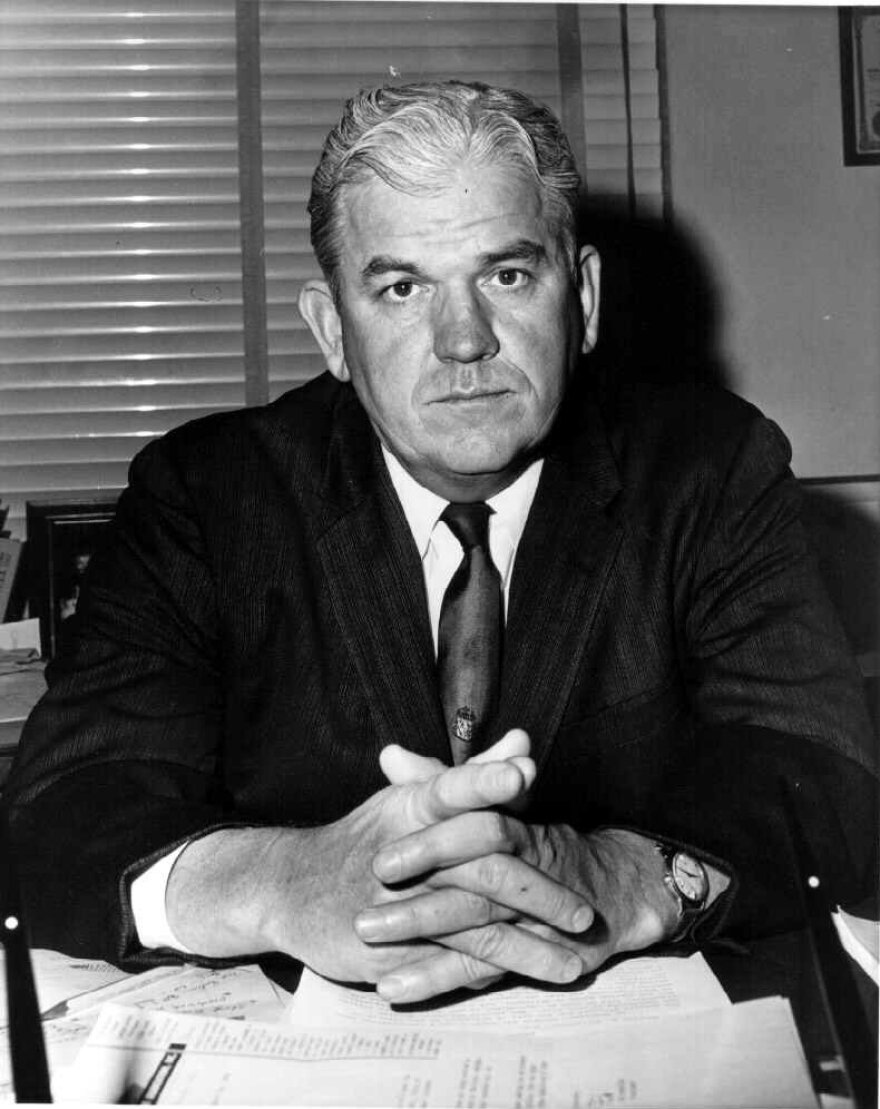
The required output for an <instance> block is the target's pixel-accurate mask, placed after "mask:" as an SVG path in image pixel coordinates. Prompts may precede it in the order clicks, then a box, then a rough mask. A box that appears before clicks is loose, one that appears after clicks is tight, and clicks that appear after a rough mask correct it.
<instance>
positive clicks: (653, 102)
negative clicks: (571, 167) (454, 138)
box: [260, 0, 662, 396]
mask: <svg viewBox="0 0 880 1109" xmlns="http://www.w3.org/2000/svg"><path fill="white" fill-rule="evenodd" d="M654 22H655V21H654V11H653V8H651V7H642V6H638V7H628V8H626V10H623V9H622V8H621V6H619V5H594V4H578V5H554V4H530V3H515V4H504V3H466V4H463V3H409V2H405V0H398V2H390V3H388V2H371V3H363V2H354V3H345V2H337V3H329V4H328V3H322V2H320V0H317V2H301V0H262V9H261V32H260V36H261V71H262V98H263V101H262V102H263V111H262V125H263V148H264V161H263V171H264V188H265V235H266V265H267V302H268V306H267V316H268V327H269V375H270V381H269V388H270V394H271V395H272V396H277V395H278V394H279V393H281V392H283V391H284V390H285V389H287V388H289V387H291V386H292V385H295V384H297V383H299V382H302V381H304V380H306V379H307V378H309V377H311V376H313V375H314V374H316V373H318V372H319V371H320V370H321V369H323V363H322V360H321V357H320V354H319V353H318V349H317V347H316V345H315V344H314V342H313V340H312V338H311V335H310V334H309V333H308V331H307V329H306V327H305V325H304V324H303V323H302V322H301V321H300V319H299V316H298V313H297V311H296V307H295V301H296V295H297V291H298V289H299V287H300V285H301V284H302V282H303V281H304V280H305V279H307V278H308V277H312V276H318V270H317V267H316V264H315V262H314V259H313V258H312V253H311V248H310V246H309V235H308V217H307V214H306V201H307V199H308V191H309V183H310V178H311V174H312V171H313V169H314V167H315V164H316V162H317V159H318V155H319V153H320V149H321V144H322V142H323V139H324V136H325V135H326V133H327V131H328V130H329V128H330V127H331V126H333V124H334V123H335V122H336V121H337V120H338V118H339V114H340V109H341V105H342V103H343V101H344V100H345V99H346V98H347V97H348V96H350V95H351V94H352V93H353V92H355V91H357V90H358V89H359V88H361V87H365V86H371V85H376V84H381V83H385V82H389V81H392V82H398V81H399V82H405V81H413V80H419V79H442V78H452V77H455V78H460V79H463V80H482V81H487V82H489V83H494V84H501V85H509V86H513V87H516V88H520V89H522V90H523V91H525V92H527V93H530V94H531V95H533V96H535V97H537V98H538V99H540V100H542V101H543V102H544V103H546V104H548V105H549V106H550V107H551V108H552V109H553V110H554V111H555V112H556V113H557V115H559V116H560V117H561V119H562V121H563V123H564V125H565V126H566V129H567V130H568V132H569V135H570V137H571V138H572V141H573V145H574V148H575V152H576V154H578V155H579V161H580V162H581V169H582V171H583V172H584V177H585V182H586V187H587V189H588V191H590V192H595V193H602V194H612V195H616V196H620V195H628V194H629V192H632V195H633V199H634V201H636V202H637V204H638V206H639V207H640V208H645V207H652V208H656V207H657V206H658V205H659V200H660V196H661V188H662V186H661V174H660V127H659V111H658V94H657V59H656V44H655V37H654Z"/></svg>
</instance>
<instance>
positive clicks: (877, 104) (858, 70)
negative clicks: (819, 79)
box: [840, 8, 880, 166]
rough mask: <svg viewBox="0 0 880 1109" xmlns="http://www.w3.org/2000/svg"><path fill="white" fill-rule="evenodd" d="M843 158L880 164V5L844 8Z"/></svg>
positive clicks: (852, 163) (849, 161)
mask: <svg viewBox="0 0 880 1109" xmlns="http://www.w3.org/2000/svg"><path fill="white" fill-rule="evenodd" d="M840 88H841V95H842V98H843V161H844V164H845V165H848V166H858V165H880V8H841V9H840Z"/></svg>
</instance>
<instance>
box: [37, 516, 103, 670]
mask: <svg viewBox="0 0 880 1109" xmlns="http://www.w3.org/2000/svg"><path fill="white" fill-rule="evenodd" d="M26 512H27V556H26V557H27V581H28V605H29V610H30V614H31V615H32V616H36V617H38V618H39V621H40V644H41V648H42V655H43V658H45V659H51V658H54V657H55V654H56V653H57V650H58V645H59V643H60V640H61V635H62V631H63V626H64V621H65V620H67V619H69V617H71V616H72V615H73V614H74V612H75V611H76V602H77V599H78V597H79V588H80V583H81V581H82V578H83V575H84V574H85V571H86V569H87V567H88V564H89V561H90V560H91V558H92V555H93V554H94V553H95V551H96V550H97V549H98V548H99V546H100V545H101V542H102V540H103V538H104V535H105V533H106V530H107V527H108V525H109V524H110V523H111V521H112V520H113V517H114V515H115V513H116V497H115V496H113V497H104V498H94V497H93V498H90V499H88V500H82V501H76V500H74V501H65V502H59V501H55V500H52V501H28V502H27V504H26Z"/></svg>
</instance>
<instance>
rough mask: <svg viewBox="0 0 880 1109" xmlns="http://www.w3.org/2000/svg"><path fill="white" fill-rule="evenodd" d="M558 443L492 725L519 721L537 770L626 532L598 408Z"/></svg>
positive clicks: (521, 582)
mask: <svg viewBox="0 0 880 1109" xmlns="http://www.w3.org/2000/svg"><path fill="white" fill-rule="evenodd" d="M584 420H585V422H584V425H583V428H582V430H581V432H580V433H579V434H578V435H576V436H574V437H572V438H569V439H567V440H566V441H564V442H563V443H562V445H561V446H560V447H559V448H558V449H551V452H550V454H549V455H548V457H547V459H546V461H545V464H544V469H543V471H542V474H541V481H540V483H539V486H538V491H537V493H536V495H535V501H534V503H533V505H532V509H531V512H530V514H529V518H528V522H527V524H526V528H525V531H524V533H523V537H522V540H521V541H520V545H519V549H518V552H517V556H516V562H515V564H514V572H513V581H512V583H511V595H510V603H509V610H508V620H507V631H506V634H505V640H504V651H505V656H504V673H503V682H502V696H501V705H502V708H501V711H500V713H499V719H498V721H497V727H496V729H495V731H496V734H497V735H501V734H503V733H504V731H506V730H507V729H508V728H512V727H522V728H525V729H526V731H527V732H528V733H529V736H530V738H531V741H532V755H533V757H534V759H535V761H536V763H537V764H538V767H539V768H540V767H541V765H542V764H543V763H544V762H545V761H546V759H547V756H548V755H549V753H550V749H551V746H552V740H553V738H554V737H555V735H556V732H557V729H558V727H559V724H560V721H561V719H562V715H563V712H564V710H565V706H566V703H567V701H568V698H569V695H570V693H571V689H572V685H573V683H574V681H575V679H576V677H577V676H578V674H579V673H580V672H581V670H582V667H583V665H584V658H585V654H586V649H587V644H588V640H589V637H590V632H591V629H592V627H593V623H594V619H595V615H596V611H597V608H598V605H599V602H600V600H601V597H602V593H603V590H604V587H605V583H606V581H607V579H608V575H609V572H610V570H611V567H612V566H613V564H614V560H615V556H616V554H617V551H618V549H619V547H620V540H621V537H622V529H621V527H620V525H619V524H618V523H616V522H615V520H614V519H613V518H612V516H611V514H610V513H609V511H608V508H609V505H610V502H611V501H612V499H613V498H614V496H615V495H616V494H617V492H618V491H619V489H620V482H619V478H618V473H617V467H616V464H615V462H614V458H613V456H612V454H611V452H610V450H609V448H608V443H607V439H606V437H605V433H604V429H603V428H602V425H601V421H600V419H599V416H598V413H597V412H596V411H595V410H594V409H593V408H592V406H590V407H589V408H588V410H587V412H586V415H585V417H584Z"/></svg>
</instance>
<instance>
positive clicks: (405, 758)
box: [379, 743, 446, 786]
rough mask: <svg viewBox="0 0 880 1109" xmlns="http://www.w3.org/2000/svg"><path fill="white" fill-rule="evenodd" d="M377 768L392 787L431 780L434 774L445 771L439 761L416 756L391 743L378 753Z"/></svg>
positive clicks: (412, 752) (424, 756)
mask: <svg viewBox="0 0 880 1109" xmlns="http://www.w3.org/2000/svg"><path fill="white" fill-rule="evenodd" d="M379 766H380V767H381V768H382V773H383V774H384V775H385V777H386V778H387V779H388V781H389V782H390V783H391V785H393V786H402V785H406V784H407V783H409V782H423V781H424V780H425V779H426V778H433V777H434V775H435V774H439V773H440V771H441V770H445V769H446V767H445V766H444V764H443V763H442V762H441V761H440V760H439V759H435V758H429V757H428V756H427V755H417V754H416V753H415V752H414V751H407V749H406V748H405V747H401V746H400V745H399V744H398V743H391V744H389V745H388V746H387V747H383V748H382V750H381V751H380V752H379Z"/></svg>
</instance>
